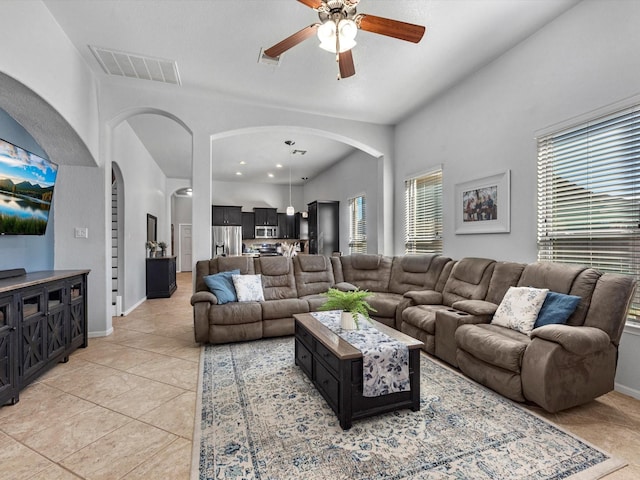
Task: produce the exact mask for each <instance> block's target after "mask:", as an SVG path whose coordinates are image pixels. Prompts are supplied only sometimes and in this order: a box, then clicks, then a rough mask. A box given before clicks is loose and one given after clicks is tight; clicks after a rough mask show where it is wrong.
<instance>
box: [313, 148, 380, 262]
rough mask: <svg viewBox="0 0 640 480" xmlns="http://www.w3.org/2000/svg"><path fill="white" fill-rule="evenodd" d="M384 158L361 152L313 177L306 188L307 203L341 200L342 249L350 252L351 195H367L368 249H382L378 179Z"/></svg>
mask: <svg viewBox="0 0 640 480" xmlns="http://www.w3.org/2000/svg"><path fill="white" fill-rule="evenodd" d="M379 162H381V160H379V159H377V158H374V157H372V156H371V155H368V154H366V153H364V152H362V151H357V152H355V153H353V154H352V155H349V156H348V157H347V158H345V159H344V160H342V161H340V162H338V163H337V164H335V165H334V166H333V167H332V168H330V169H329V170H327V171H325V172H323V173H321V174H320V175H318V176H317V177H316V178H314V179H313V180H310V181H309V183H308V184H307V185H305V188H304V201H305V204H308V203H310V202H313V201H315V200H338V201H339V202H340V251H341V252H342V253H343V254H347V253H349V202H348V200H349V198H353V197H355V196H356V195H361V194H364V195H365V196H366V201H367V210H366V212H367V251H368V252H369V253H382V252H379V245H378V235H377V231H378V220H379V210H378V204H379V197H380V191H379V182H378V164H379Z"/></svg>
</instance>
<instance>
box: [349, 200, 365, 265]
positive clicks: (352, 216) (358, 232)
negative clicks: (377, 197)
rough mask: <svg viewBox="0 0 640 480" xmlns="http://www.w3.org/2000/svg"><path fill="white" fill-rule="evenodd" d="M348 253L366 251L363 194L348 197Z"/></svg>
mask: <svg viewBox="0 0 640 480" xmlns="http://www.w3.org/2000/svg"><path fill="white" fill-rule="evenodd" d="M349 253H367V201H366V198H365V196H364V195H361V196H359V197H354V198H350V199H349Z"/></svg>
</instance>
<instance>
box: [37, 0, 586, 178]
mask: <svg viewBox="0 0 640 480" xmlns="http://www.w3.org/2000/svg"><path fill="white" fill-rule="evenodd" d="M578 1H579V0H376V1H373V0H361V3H360V5H359V6H358V12H359V13H370V14H372V15H377V16H382V17H387V18H392V19H396V20H402V21H406V22H410V23H415V24H420V25H424V26H426V28H427V31H426V34H425V36H424V38H423V39H422V41H421V42H420V43H419V44H412V43H408V42H404V41H401V40H396V39H394V38H390V37H385V36H381V35H376V34H372V33H370V32H365V31H360V32H359V33H358V36H357V38H356V41H357V42H358V44H357V45H356V47H355V48H354V49H353V56H354V62H355V68H356V75H355V76H353V77H350V78H347V79H344V80H340V81H338V80H336V77H337V66H336V62H335V57H334V55H332V54H330V53H327V52H325V51H324V50H321V49H320V48H318V41H317V39H315V38H310V39H308V40H306V41H305V42H303V43H301V44H300V45H297V46H296V47H294V48H293V49H291V50H289V51H288V52H285V53H284V54H283V55H282V56H281V60H280V64H279V65H277V66H271V65H264V64H261V63H258V58H259V53H260V49H261V48H262V47H265V48H266V47H270V46H272V45H273V44H275V43H277V42H279V41H280V40H282V39H284V38H285V37H288V36H289V35H291V34H293V33H294V32H296V31H298V30H300V29H301V28H303V27H305V26H307V25H310V24H312V23H316V22H317V21H318V16H317V14H316V13H315V12H314V11H313V10H312V9H310V8H308V7H306V6H305V5H304V4H302V3H299V2H297V1H296V0H209V1H204V0H197V1H196V0H164V1H158V0H84V1H82V2H79V1H77V0H44V3H45V4H46V5H47V7H48V8H49V10H50V11H51V13H52V14H53V16H54V17H55V18H56V20H57V22H58V23H59V24H60V26H61V27H62V28H63V30H64V31H65V32H66V34H67V35H68V37H69V38H70V39H71V41H72V42H73V43H74V44H75V45H76V48H77V49H78V51H79V52H80V53H81V55H82V56H83V57H84V58H85V60H86V62H87V64H88V65H90V67H91V68H92V69H93V70H94V71H95V72H96V76H97V77H98V78H100V79H101V80H103V81H117V82H120V85H126V84H131V85H136V86H139V85H140V82H150V81H149V80H139V79H130V78H116V77H109V76H107V75H106V74H105V73H104V71H103V70H102V68H101V67H100V66H99V64H98V62H97V61H96V59H95V57H94V56H93V54H92V53H91V51H90V50H89V48H88V46H89V45H94V46H98V47H105V48H109V49H114V50H120V51H125V52H129V53H134V54H138V55H145V56H151V57H159V58H163V59H171V60H175V61H176V62H177V65H178V70H179V74H180V78H181V81H182V86H180V87H173V88H180V89H182V90H184V91H185V92H187V91H188V92H191V93H193V94H196V95H207V94H210V93H214V92H215V93H216V94H223V95H227V96H230V97H236V98H239V99H242V100H243V101H247V102H253V103H257V104H262V105H274V106H279V107H282V108H287V109H293V110H297V111H306V112H311V113H316V114H320V115H328V116H334V117H341V118H347V119H353V120H361V121H367V122H373V123H379V124H386V125H393V124H396V123H398V121H400V120H402V119H403V118H405V117H406V116H408V115H410V114H411V113H412V112H413V111H415V110H416V109H417V108H419V107H420V106H421V105H424V104H425V103H427V102H429V101H430V100H432V99H433V98H435V97H436V96H437V95H439V94H441V93H442V92H444V91H445V90H446V89H448V88H450V87H451V86H453V85H455V84H456V83H458V82H460V81H461V80H462V79H464V78H465V77H466V76H468V75H470V74H472V73H473V72H475V71H476V70H478V69H479V68H481V67H482V66H484V65H486V64H487V63H489V62H491V61H492V60H493V59H495V58H497V57H498V56H500V55H501V54H503V53H504V52H506V51H507V50H509V49H510V48H512V47H513V46H514V45H516V44H517V43H519V42H521V41H522V40H524V39H525V38H527V37H528V36H530V35H532V34H533V33H535V32H536V31H537V30H538V29H540V28H541V27H542V26H543V25H544V24H546V23H548V22H549V21H551V20H552V19H554V18H555V17H557V16H558V15H560V14H561V13H563V12H564V11H566V10H567V9H569V8H570V7H571V6H573V5H575V4H576V3H577V2H578ZM171 92H173V89H167V94H168V95H170V94H171ZM129 123H130V124H131V126H132V128H133V129H134V130H135V131H136V133H137V134H138V136H139V137H140V139H141V141H142V142H143V143H144V144H145V146H146V147H147V149H148V150H149V152H150V153H151V155H152V156H153V157H154V159H155V160H156V162H157V163H158V165H160V167H161V168H162V169H163V171H164V172H165V174H166V175H167V176H168V177H171V178H191V141H190V138H188V137H187V135H186V134H185V132H184V130H182V129H181V128H180V127H179V126H177V124H175V123H174V122H172V121H171V120H168V119H166V118H161V117H158V116H155V115H141V116H138V117H135V118H133V119H131V120H130V121H129ZM212 133H213V132H212ZM289 138H290V139H292V140H295V141H296V146H295V148H299V149H303V150H307V152H308V153H307V154H306V155H304V157H300V158H301V159H303V160H304V166H296V165H298V164H297V163H294V162H293V160H292V165H294V166H293V167H292V177H293V180H294V183H298V184H299V183H301V180H300V177H303V176H305V177H309V178H313V177H314V176H315V175H316V174H317V173H318V172H320V171H322V170H323V169H324V168H326V167H327V166H329V165H331V164H333V163H335V162H336V161H339V160H341V159H342V158H344V157H346V156H348V155H349V154H350V153H351V152H352V147H350V146H348V145H344V144H341V143H339V142H336V141H333V140H328V139H323V138H319V137H315V136H311V135H304V136H303V135H300V134H298V133H296V134H291V135H288V134H287V132H282V131H274V132H271V133H267V132H259V133H255V134H252V136H251V138H247V136H236V137H230V138H225V139H221V140H217V141H215V142H213V158H214V161H215V162H216V167H217V168H216V179H218V180H228V181H237V180H238V179H239V178H242V179H243V180H244V181H252V182H272V183H280V184H284V183H288V179H289V176H288V170H286V168H285V170H286V175H284V176H283V175H282V173H283V172H282V171H281V170H280V171H278V170H277V169H275V164H276V163H278V162H280V163H283V164H285V160H286V158H287V147H286V145H284V143H283V142H284V140H287V139H289ZM217 159H220V160H223V161H222V162H221V163H218V162H217ZM241 160H245V161H246V162H247V165H244V166H240V165H239V162H240V161H241ZM296 160H297V159H296ZM301 161H302V160H301ZM218 167H219V168H218ZM237 171H242V172H243V176H242V177H238V176H236V172H237ZM269 172H272V173H274V175H276V176H274V178H272V179H271V178H269V177H267V173H269ZM283 177H284V178H283Z"/></svg>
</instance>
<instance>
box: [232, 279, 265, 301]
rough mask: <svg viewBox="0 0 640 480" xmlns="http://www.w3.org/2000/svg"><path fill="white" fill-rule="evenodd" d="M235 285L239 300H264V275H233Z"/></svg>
mask: <svg viewBox="0 0 640 480" xmlns="http://www.w3.org/2000/svg"><path fill="white" fill-rule="evenodd" d="M231 278H232V279H233V286H234V287H235V289H236V294H237V295H238V301H239V302H262V301H264V293H263V292H262V275H233V276H232V277H231Z"/></svg>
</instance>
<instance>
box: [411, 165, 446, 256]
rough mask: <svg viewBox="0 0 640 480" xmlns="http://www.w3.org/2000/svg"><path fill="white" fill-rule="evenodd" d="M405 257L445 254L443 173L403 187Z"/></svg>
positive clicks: (416, 178) (428, 176) (425, 177)
mask: <svg viewBox="0 0 640 480" xmlns="http://www.w3.org/2000/svg"><path fill="white" fill-rule="evenodd" d="M404 190H405V253H442V169H438V170H435V171H433V172H430V173H428V174H426V175H423V176H420V177H414V178H410V179H408V180H406V181H405V183H404Z"/></svg>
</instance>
